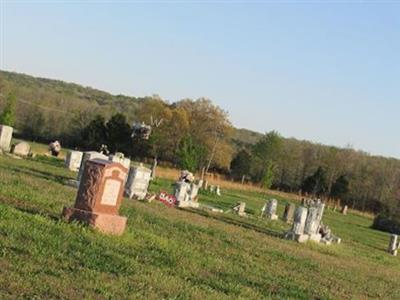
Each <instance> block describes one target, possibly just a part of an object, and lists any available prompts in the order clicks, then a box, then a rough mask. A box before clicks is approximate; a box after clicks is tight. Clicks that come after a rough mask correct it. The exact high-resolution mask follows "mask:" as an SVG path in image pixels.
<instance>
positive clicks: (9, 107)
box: [0, 93, 16, 126]
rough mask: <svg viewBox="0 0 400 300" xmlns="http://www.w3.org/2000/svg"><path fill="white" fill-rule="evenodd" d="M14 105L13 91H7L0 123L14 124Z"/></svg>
mask: <svg viewBox="0 0 400 300" xmlns="http://www.w3.org/2000/svg"><path fill="white" fill-rule="evenodd" d="M15 105H16V97H15V95H14V94H13V93H9V94H8V96H7V100H6V106H5V107H4V109H3V112H2V114H1V115H0V124H3V125H7V126H14V123H15Z"/></svg>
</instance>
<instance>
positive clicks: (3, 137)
mask: <svg viewBox="0 0 400 300" xmlns="http://www.w3.org/2000/svg"><path fill="white" fill-rule="evenodd" d="M12 133H13V128H12V127H10V126H6V125H0V149H1V150H3V151H5V152H8V151H10V149H11V139H12Z"/></svg>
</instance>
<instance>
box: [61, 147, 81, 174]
mask: <svg viewBox="0 0 400 300" xmlns="http://www.w3.org/2000/svg"><path fill="white" fill-rule="evenodd" d="M82 156H83V152H81V151H69V152H68V153H67V157H66V158H65V166H66V167H67V168H68V169H70V170H71V171H75V172H78V171H79V167H80V166H81V162H82Z"/></svg>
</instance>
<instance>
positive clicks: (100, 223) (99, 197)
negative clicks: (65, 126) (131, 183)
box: [63, 159, 127, 235]
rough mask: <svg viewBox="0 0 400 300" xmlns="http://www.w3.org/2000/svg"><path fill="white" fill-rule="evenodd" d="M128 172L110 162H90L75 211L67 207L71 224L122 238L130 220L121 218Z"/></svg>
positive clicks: (67, 216) (82, 181)
mask: <svg viewBox="0 0 400 300" xmlns="http://www.w3.org/2000/svg"><path fill="white" fill-rule="evenodd" d="M126 176H127V169H126V168H125V167H123V166H122V165H121V164H118V163H113V162H110V161H107V160H100V159H95V160H88V161H86V162H85V168H84V172H83V175H82V179H81V182H80V185H79V190H78V193H77V196H76V200H75V205H74V207H73V208H66V207H64V210H63V216H64V218H65V219H67V220H68V221H72V220H77V221H81V222H83V223H86V224H87V225H89V226H92V227H94V228H97V229H99V230H100V231H102V232H105V233H110V234H116V235H120V234H122V233H123V232H124V230H125V226H126V221H127V218H125V217H121V216H119V215H118V211H119V207H120V205H121V202H122V197H123V192H124V182H125V180H126Z"/></svg>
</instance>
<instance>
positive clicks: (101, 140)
mask: <svg viewBox="0 0 400 300" xmlns="http://www.w3.org/2000/svg"><path fill="white" fill-rule="evenodd" d="M105 122H106V121H105V119H104V117H103V116H100V115H97V116H96V117H95V118H94V119H93V120H92V121H91V122H90V123H89V124H88V126H86V127H85V128H84V129H83V130H82V133H81V143H82V146H83V147H84V148H86V149H91V150H98V149H100V147H101V145H103V144H107V128H106V125H105Z"/></svg>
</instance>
